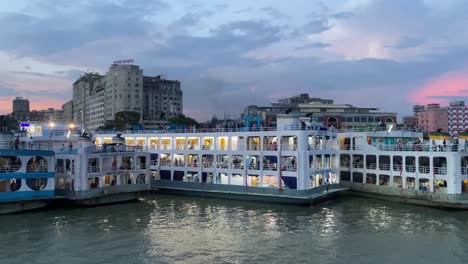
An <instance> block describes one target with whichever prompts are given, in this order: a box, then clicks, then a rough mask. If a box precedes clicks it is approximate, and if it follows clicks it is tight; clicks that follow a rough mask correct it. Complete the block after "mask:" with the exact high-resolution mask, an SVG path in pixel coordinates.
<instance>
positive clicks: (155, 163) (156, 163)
mask: <svg viewBox="0 0 468 264" xmlns="http://www.w3.org/2000/svg"><path fill="white" fill-rule="evenodd" d="M150 165H151V166H158V161H157V160H150Z"/></svg>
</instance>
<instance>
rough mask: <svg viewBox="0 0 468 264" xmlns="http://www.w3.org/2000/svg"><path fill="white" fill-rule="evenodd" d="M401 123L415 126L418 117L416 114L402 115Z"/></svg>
mask: <svg viewBox="0 0 468 264" xmlns="http://www.w3.org/2000/svg"><path fill="white" fill-rule="evenodd" d="M403 125H405V126H407V127H417V125H418V118H417V117H416V116H404V117H403Z"/></svg>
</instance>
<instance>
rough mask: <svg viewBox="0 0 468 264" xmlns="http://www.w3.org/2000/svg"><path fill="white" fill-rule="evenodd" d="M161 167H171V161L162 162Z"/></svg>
mask: <svg viewBox="0 0 468 264" xmlns="http://www.w3.org/2000/svg"><path fill="white" fill-rule="evenodd" d="M161 166H171V161H170V160H161Z"/></svg>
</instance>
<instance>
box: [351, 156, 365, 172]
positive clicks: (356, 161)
mask: <svg viewBox="0 0 468 264" xmlns="http://www.w3.org/2000/svg"><path fill="white" fill-rule="evenodd" d="M353 168H355V169H363V168H364V155H353Z"/></svg>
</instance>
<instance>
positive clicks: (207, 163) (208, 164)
mask: <svg viewBox="0 0 468 264" xmlns="http://www.w3.org/2000/svg"><path fill="white" fill-rule="evenodd" d="M203 168H214V162H213V161H204V162H203Z"/></svg>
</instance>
